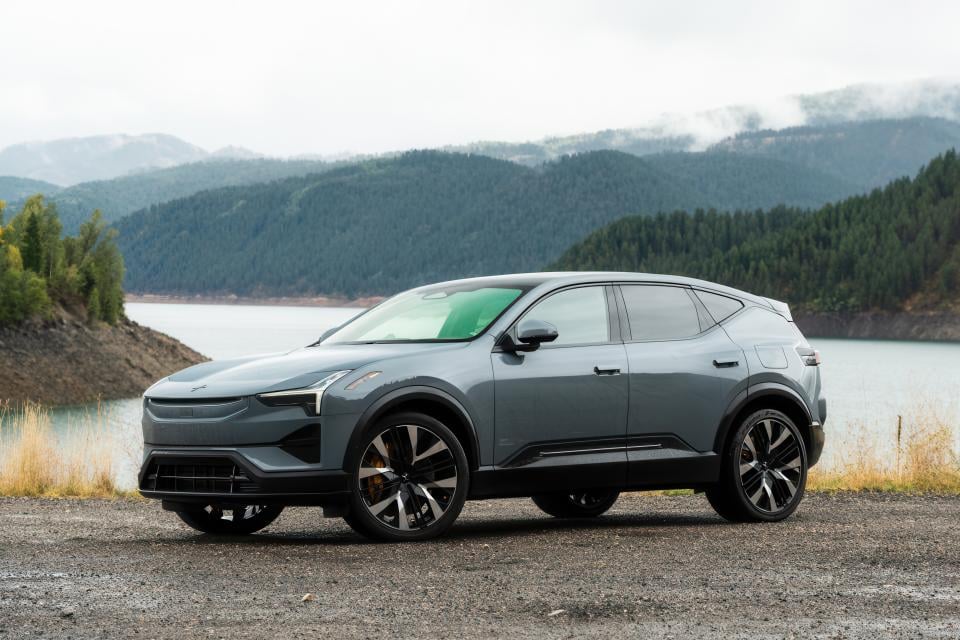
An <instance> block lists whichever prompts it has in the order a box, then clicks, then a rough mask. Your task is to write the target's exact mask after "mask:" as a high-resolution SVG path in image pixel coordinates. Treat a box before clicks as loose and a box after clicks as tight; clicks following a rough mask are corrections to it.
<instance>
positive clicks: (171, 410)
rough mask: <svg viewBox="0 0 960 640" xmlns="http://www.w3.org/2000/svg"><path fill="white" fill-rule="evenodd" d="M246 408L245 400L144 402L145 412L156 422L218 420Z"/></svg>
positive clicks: (155, 399)
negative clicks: (156, 420)
mask: <svg viewBox="0 0 960 640" xmlns="http://www.w3.org/2000/svg"><path fill="white" fill-rule="evenodd" d="M246 408H247V400H246V398H203V399H187V400H179V399H178V400H172V399H164V398H147V402H146V410H147V411H148V412H150V414H151V415H152V416H153V417H154V418H156V419H158V420H191V421H192V420H220V419H223V418H229V417H231V416H234V415H236V414H238V413H240V412H241V411H243V410H244V409H246Z"/></svg>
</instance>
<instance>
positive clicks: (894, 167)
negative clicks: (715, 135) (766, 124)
mask: <svg viewBox="0 0 960 640" xmlns="http://www.w3.org/2000/svg"><path fill="white" fill-rule="evenodd" d="M954 147H960V123H958V122H953V121H950V120H943V119H940V118H909V119H905V120H874V121H868V122H845V123H842V124H833V125H828V126H822V127H792V128H789V129H781V130H779V131H755V132H751V133H743V134H740V135H738V136H736V137H734V138H730V139H728V140H724V141H723V142H721V143H719V144H717V145H714V146H713V147H712V148H711V149H712V150H714V151H727V152H730V153H747V154H751V155H756V156H762V157H766V158H776V159H779V160H785V161H788V162H793V163H795V164H800V165H803V166H805V167H810V168H814V169H817V170H818V171H823V172H825V173H829V174H831V175H834V176H837V177H838V178H840V179H842V180H845V181H847V182H849V183H851V184H855V185H858V186H860V187H861V188H873V187H880V186H883V185H885V184H887V183H888V182H890V181H891V180H895V179H897V178H901V177H903V176H912V175H915V174H916V172H917V170H918V169H919V168H920V167H921V166H922V165H923V164H924V163H925V162H926V161H927V160H929V159H930V158H932V157H934V156H935V155H937V154H939V153H943V152H944V151H946V150H947V149H951V148H954Z"/></svg>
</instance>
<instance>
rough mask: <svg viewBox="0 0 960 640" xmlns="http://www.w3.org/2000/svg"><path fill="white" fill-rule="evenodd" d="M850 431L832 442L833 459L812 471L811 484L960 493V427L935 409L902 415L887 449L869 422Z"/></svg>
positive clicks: (823, 488)
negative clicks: (942, 416) (959, 449)
mask: <svg viewBox="0 0 960 640" xmlns="http://www.w3.org/2000/svg"><path fill="white" fill-rule="evenodd" d="M847 434H848V435H847V436H846V437H841V438H839V439H838V441H836V442H833V441H831V442H828V447H830V448H831V449H832V450H833V452H834V456H833V460H832V461H831V462H830V463H828V464H825V465H823V466H822V467H821V466H817V467H814V468H813V469H812V470H811V471H810V476H809V478H808V481H807V487H808V489H810V490H811V491H890V492H904V493H943V494H960V455H958V453H957V449H958V442H960V432H958V430H957V428H956V426H955V425H953V424H951V423H949V422H947V421H944V420H943V419H942V418H941V417H940V416H939V415H938V414H937V412H936V411H935V410H933V409H930V408H928V407H920V408H919V409H918V410H917V411H916V412H914V413H913V414H912V415H908V416H904V417H902V418H901V420H900V421H899V423H898V425H897V427H896V430H895V434H896V435H895V436H894V439H893V442H890V443H887V444H888V445H889V446H888V447H887V448H886V450H884V446H883V445H884V443H883V442H882V441H879V439H878V437H877V432H876V430H875V429H871V428H870V426H868V425H866V424H859V425H850V426H849V428H848V430H847Z"/></svg>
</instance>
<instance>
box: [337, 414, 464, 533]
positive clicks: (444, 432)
mask: <svg viewBox="0 0 960 640" xmlns="http://www.w3.org/2000/svg"><path fill="white" fill-rule="evenodd" d="M469 487H470V467H469V465H468V464H467V455H466V453H465V452H464V450H463V445H461V444H460V441H459V440H457V437H456V436H455V435H454V434H453V432H452V431H450V429H448V428H447V427H446V425H444V424H443V423H441V422H440V421H438V420H436V419H434V418H431V417H430V416H428V415H425V414H422V413H413V412H404V413H397V414H393V415H390V416H387V417H386V418H384V419H383V420H380V421H379V422H377V424H375V425H374V426H373V427H372V428H370V429H368V430H367V431H366V432H365V433H364V435H363V437H362V438H361V439H360V442H359V446H358V447H357V453H356V455H355V456H354V460H353V462H352V463H351V482H350V512H349V514H348V515H347V516H346V517H345V518H344V520H346V522H347V524H349V525H350V526H351V527H352V528H353V529H354V530H355V531H356V532H357V533H360V534H362V535H364V536H366V537H369V538H374V539H378V540H385V541H391V542H406V541H416V540H427V539H429V538H434V537H436V536H439V535H441V534H443V533H445V532H446V531H447V530H448V529H449V528H450V527H451V526H453V523H454V521H455V520H456V519H457V516H459V515H460V511H461V509H463V504H464V502H466V499H467V492H468V490H469Z"/></svg>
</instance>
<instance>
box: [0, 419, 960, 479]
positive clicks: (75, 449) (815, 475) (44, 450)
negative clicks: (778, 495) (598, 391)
mask: <svg viewBox="0 0 960 640" xmlns="http://www.w3.org/2000/svg"><path fill="white" fill-rule="evenodd" d="M109 424H110V420H109V416H108V415H106V414H105V413H104V412H103V411H102V410H101V409H100V408H99V407H98V409H97V410H96V411H91V412H90V413H88V414H87V415H86V416H85V417H84V418H82V419H81V420H80V421H79V422H77V423H76V424H74V425H72V426H70V427H69V428H68V429H67V430H66V432H64V433H59V434H58V433H56V432H55V431H54V429H53V426H52V424H51V420H50V414H49V412H48V411H47V410H46V409H44V408H43V407H39V406H36V405H27V406H25V407H22V408H18V409H12V408H4V407H0V495H6V496H45V497H99V498H113V497H118V496H130V495H136V493H135V492H133V491H129V490H127V489H125V488H122V487H120V486H118V485H117V483H116V481H115V478H116V474H115V471H116V469H115V468H114V464H115V458H114V456H115V452H116V450H117V448H118V447H123V446H124V444H125V443H124V442H122V441H121V440H120V439H119V438H117V437H116V436H115V430H114V429H110V428H109ZM845 431H846V433H847V435H846V436H840V437H835V436H832V435H831V438H830V440H829V442H828V445H827V446H828V447H829V449H830V453H831V454H832V455H831V456H830V460H829V461H826V462H824V463H821V464H820V465H818V466H817V467H814V469H812V470H811V472H810V476H809V479H808V483H807V488H808V489H809V490H811V491H828V492H829V491H886V492H909V493H940V494H954V495H960V455H958V445H960V431H958V429H957V426H956V425H953V424H951V423H949V422H947V421H945V420H943V419H941V418H940V417H939V416H938V414H937V412H936V411H935V410H931V409H930V408H923V407H921V408H920V409H918V410H917V411H915V412H914V413H913V414H911V415H909V416H906V417H905V418H904V419H903V420H902V423H901V424H900V428H899V429H893V433H894V434H896V435H894V436H892V437H891V441H890V442H884V439H885V437H880V436H879V435H878V434H879V433H882V432H885V431H887V429H886V428H883V429H880V428H879V426H878V425H867V424H859V425H848V427H847V429H845ZM126 444H127V445H129V443H126ZM128 454H130V455H134V454H133V453H132V452H128ZM136 457H138V456H136Z"/></svg>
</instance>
